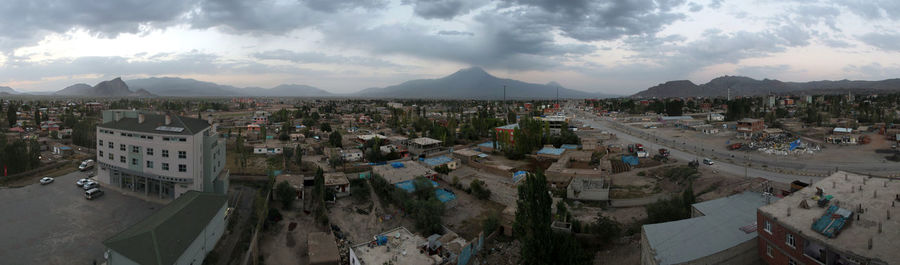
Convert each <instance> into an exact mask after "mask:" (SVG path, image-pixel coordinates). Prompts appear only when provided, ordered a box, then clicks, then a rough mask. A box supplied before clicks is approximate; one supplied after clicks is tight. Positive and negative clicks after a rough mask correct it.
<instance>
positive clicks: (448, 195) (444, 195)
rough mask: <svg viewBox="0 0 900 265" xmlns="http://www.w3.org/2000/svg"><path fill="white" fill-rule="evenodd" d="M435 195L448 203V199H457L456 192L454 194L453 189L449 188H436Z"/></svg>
mask: <svg viewBox="0 0 900 265" xmlns="http://www.w3.org/2000/svg"><path fill="white" fill-rule="evenodd" d="M434 195H435V196H437V199H438V200H440V201H441V202H443V203H447V202H448V201H452V200H455V199H456V194H453V192H452V191H449V190H447V189H436V190H434Z"/></svg>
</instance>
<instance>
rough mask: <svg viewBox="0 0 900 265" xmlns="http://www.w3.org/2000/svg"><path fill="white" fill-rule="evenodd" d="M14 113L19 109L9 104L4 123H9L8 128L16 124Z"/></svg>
mask: <svg viewBox="0 0 900 265" xmlns="http://www.w3.org/2000/svg"><path fill="white" fill-rule="evenodd" d="M16 111H19V107H18V106H16V105H13V104H9V107H8V108H6V122H8V123H9V127H13V126H15V125H16V122H18V116H16Z"/></svg>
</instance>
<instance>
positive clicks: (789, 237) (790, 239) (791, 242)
mask: <svg viewBox="0 0 900 265" xmlns="http://www.w3.org/2000/svg"><path fill="white" fill-rule="evenodd" d="M785 234H786V235H787V237H786V238H785V240H784V243H785V244H787V245H788V246H790V247H792V248H797V245H794V235H793V234H791V233H785Z"/></svg>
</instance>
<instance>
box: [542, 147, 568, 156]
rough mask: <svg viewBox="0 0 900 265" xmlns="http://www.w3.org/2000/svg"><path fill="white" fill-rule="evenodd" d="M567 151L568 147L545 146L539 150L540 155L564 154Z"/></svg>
mask: <svg viewBox="0 0 900 265" xmlns="http://www.w3.org/2000/svg"><path fill="white" fill-rule="evenodd" d="M565 151H566V149H563V148H553V147H544V148H541V150H538V151H537V153H538V154H539V155H562V153H563V152H565Z"/></svg>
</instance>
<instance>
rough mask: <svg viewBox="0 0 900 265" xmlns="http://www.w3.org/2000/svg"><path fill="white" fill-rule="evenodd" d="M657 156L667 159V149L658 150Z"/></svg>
mask: <svg viewBox="0 0 900 265" xmlns="http://www.w3.org/2000/svg"><path fill="white" fill-rule="evenodd" d="M659 155H661V156H663V157H668V156H669V149H665V148H660V149H659Z"/></svg>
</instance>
